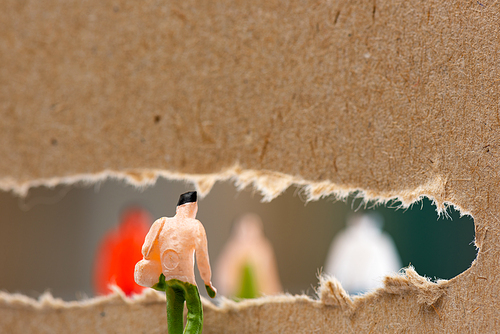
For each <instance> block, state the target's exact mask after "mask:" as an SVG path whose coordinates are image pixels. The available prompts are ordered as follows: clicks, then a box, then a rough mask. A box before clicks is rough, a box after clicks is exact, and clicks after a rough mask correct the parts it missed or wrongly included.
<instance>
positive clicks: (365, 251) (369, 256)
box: [325, 214, 401, 294]
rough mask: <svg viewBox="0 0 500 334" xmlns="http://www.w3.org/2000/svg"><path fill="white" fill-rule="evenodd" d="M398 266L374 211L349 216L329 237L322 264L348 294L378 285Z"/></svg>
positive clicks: (397, 261)
mask: <svg viewBox="0 0 500 334" xmlns="http://www.w3.org/2000/svg"><path fill="white" fill-rule="evenodd" d="M400 268H401V260H400V258H399V254H398V251H397V249H396V246H395V244H394V242H393V241H392V239H391V237H390V236H389V235H388V234H387V233H385V232H383V231H382V217H381V216H380V215H378V214H358V215H354V216H352V217H351V218H350V219H349V220H348V222H347V227H346V228H345V229H344V230H343V231H341V232H340V233H339V234H338V235H337V236H336V237H335V239H334V240H333V242H332V245H331V246H330V251H329V253H328V257H327V261H326V264H325V272H326V273H327V274H329V275H333V276H335V277H336V278H337V279H338V280H339V281H340V282H341V283H342V286H343V287H344V289H345V290H346V291H348V292H349V293H351V294H359V293H365V292H368V291H370V290H373V289H376V288H378V287H382V286H383V283H382V279H383V278H384V277H385V276H386V275H388V274H391V273H395V272H398V271H399V269H400Z"/></svg>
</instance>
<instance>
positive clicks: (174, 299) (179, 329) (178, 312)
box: [153, 274, 203, 334]
mask: <svg viewBox="0 0 500 334" xmlns="http://www.w3.org/2000/svg"><path fill="white" fill-rule="evenodd" d="M153 289H156V290H160V291H165V294H166V296H167V323H168V333H169V334H182V333H184V334H201V330H202V329H203V307H202V305H201V300H200V294H199V291H198V287H197V286H196V285H193V284H191V283H187V282H182V281H179V280H177V279H171V280H168V281H165V276H163V274H161V275H160V278H159V282H158V283H157V284H155V285H154V286H153ZM184 301H185V302H186V307H187V310H188V313H187V321H186V327H185V328H184V324H183V320H184Z"/></svg>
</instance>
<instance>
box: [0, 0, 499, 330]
mask: <svg viewBox="0 0 500 334" xmlns="http://www.w3.org/2000/svg"><path fill="white" fill-rule="evenodd" d="M0 4H1V7H2V11H0V26H1V27H2V29H0V64H1V65H0V115H1V119H2V121H1V122H0V143H1V145H0V157H1V159H0V188H2V189H4V190H13V191H16V192H18V193H20V194H23V193H25V192H26V190H27V189H28V188H29V187H30V186H33V185H38V184H46V185H54V184H59V183H73V182H78V181H82V180H84V181H89V182H92V181H95V180H97V179H99V178H103V177H108V176H113V177H119V178H125V179H127V180H129V181H130V182H133V183H136V184H143V183H148V182H153V181H154V180H155V178H157V177H158V176H160V175H163V176H166V177H169V178H183V179H188V180H192V181H194V182H196V183H197V185H198V187H199V190H200V191H201V192H203V193H206V192H208V191H209V190H210V188H211V186H212V185H213V183H214V182H215V181H216V180H221V179H228V178H233V179H235V180H236V181H237V182H239V184H240V185H242V186H243V185H247V184H253V185H254V186H255V187H256V188H257V189H259V190H260V191H262V192H263V193H264V195H265V198H266V199H267V200H271V199H272V198H274V197H275V196H277V195H279V194H280V193H281V192H282V191H283V190H284V189H286V188H287V187H288V186H290V185H291V184H298V185H301V186H303V187H304V188H305V189H306V192H307V194H308V196H309V198H310V199H312V200H314V199H318V198H320V197H321V196H323V195H327V194H331V193H334V194H336V195H337V196H339V197H343V196H346V195H347V194H348V193H349V192H350V191H353V190H361V191H362V194H363V195H364V196H365V198H366V199H367V200H378V201H382V202H383V201H386V200H388V199H391V198H398V199H399V200H401V202H402V205H403V206H406V205H409V204H411V203H412V202H413V201H415V200H417V199H418V198H419V197H421V196H428V197H430V198H431V199H433V200H434V201H435V203H436V205H437V207H438V208H439V210H444V209H445V208H446V205H455V206H456V207H457V208H459V209H460V210H461V212H462V213H464V214H471V215H472V216H473V217H474V220H475V227H476V241H475V242H476V245H477V247H478V248H479V252H478V257H477V259H476V261H475V262H474V263H473V265H472V267H471V268H470V269H468V270H467V271H466V272H464V273H463V274H461V275H459V276H458V277H456V278H454V279H452V280H450V281H448V282H441V283H430V282H428V281H426V280H425V279H423V278H421V277H419V276H418V275H417V274H416V273H414V271H412V270H409V271H407V273H406V276H404V277H399V278H393V279H388V280H387V282H386V284H387V285H386V288H385V289H383V290H382V291H378V292H376V293H374V294H371V295H368V296H366V297H364V298H361V299H355V300H351V299H350V298H348V297H346V296H345V293H343V292H342V289H341V288H340V287H338V285H337V284H336V283H335V281H324V282H323V285H322V288H321V289H320V291H322V292H321V293H320V295H321V299H320V301H313V300H310V299H308V298H306V297H292V296H284V297H279V298H265V299H259V300H257V301H252V302H248V303H245V304H241V305H234V304H231V303H227V304H225V305H224V306H222V307H221V308H214V307H213V306H211V305H210V304H206V303H205V309H206V317H205V332H206V333H236V332H237V333H255V332H262V333H264V332H265V333H280V332H296V333H299V332H303V333H312V332H331V333H334V332H339V331H340V332H353V333H354V332H359V330H364V331H366V332H413V333H420V332H478V333H485V332H492V331H494V329H495V328H498V326H500V324H499V315H500V311H499V310H498V307H497V304H498V296H499V295H500V290H499V287H500V282H499V274H500V270H499V269H498V265H499V261H498V259H499V258H500V246H499V245H500V243H499V237H500V236H499V229H498V226H499V224H500V205H499V203H500V197H499V192H498V186H499V184H500V177H499V171H500V159H499V158H500V157H499V156H500V131H499V129H500V90H499V84H500V82H499V79H498V78H500V67H499V66H498V64H499V60H500V59H499V55H500V25H499V22H500V2H497V1H494V0H488V1H486V0H482V1H471V2H458V1H427V2H425V1H377V0H375V1H351V2H346V1H319V2H317V1H304V2H293V3H290V2H286V1H264V0H250V1H240V0H236V1H226V0H223V1H218V2H211V1H198V0H188V1H176V0H174V1H168V2H166V1H145V2H130V1H120V0H118V1H107V0H105V1H97V0H88V1H85V2H82V1H74V0H70V1H58V0H47V1H43V2H40V1H30V0H24V1H19V0H1V1H0ZM326 282H330V283H326ZM325 289H326V290H325ZM47 298H48V297H47ZM144 298H145V299H147V298H150V297H144ZM151 298H152V297H151ZM148 300H149V299H148ZM0 303H1V305H2V307H0V332H32V333H48V332H67V330H66V328H68V326H70V327H71V326H72V327H71V328H72V331H73V332H79V333H85V332H88V333H94V332H96V331H103V332H111V331H112V330H111V329H110V328H113V330H116V331H119V332H120V333H127V332H131V333H132V332H133V333H136V332H137V331H138V330H139V328H144V330H145V331H146V332H148V333H149V332H151V333H156V332H165V331H164V328H163V327H161V326H164V325H165V322H164V321H162V319H161V316H162V314H164V309H163V306H162V301H161V300H159V299H158V300H157V299H155V300H154V301H151V300H150V301H147V302H146V301H144V300H135V301H130V300H124V299H123V298H122V299H120V298H118V297H116V296H113V297H110V298H109V299H102V300H98V301H89V302H81V303H76V302H75V303H73V304H71V305H67V304H61V303H58V302H54V301H53V300H51V299H50V298H48V299H46V300H42V301H41V302H35V301H33V300H28V299H26V297H20V296H12V295H6V294H1V295H0ZM40 305H41V306H40ZM103 308H105V309H106V310H105V311H101V309H103ZM108 310H109V311H108ZM101 312H104V313H105V314H106V316H101ZM146 313H147V314H150V313H151V314H154V315H155V316H152V317H149V316H147V317H146V316H145V314H146ZM108 314H109V315H112V316H107V315H108ZM49 318H50V321H49V320H45V319H49ZM146 318H147V319H148V320H145V319H146ZM149 319H152V320H151V321H153V322H155V321H156V322H157V323H148V321H150V320H149ZM118 320H120V321H118ZM117 323H120V326H122V325H121V324H125V325H123V327H120V328H119V329H118V328H116V325H113V324H117ZM132 323H134V324H135V325H133V324H132ZM103 324H107V325H103ZM101 325H102V326H104V327H99V326H101ZM222 325H224V327H221V326H222ZM94 326H96V327H94ZM105 326H108V327H105ZM109 326H113V327H109ZM134 326H136V327H134ZM141 326H142V327H141ZM148 326H150V327H148ZM61 328H64V330H62V329H61ZM148 328H149V329H148Z"/></svg>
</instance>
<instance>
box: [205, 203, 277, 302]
mask: <svg viewBox="0 0 500 334" xmlns="http://www.w3.org/2000/svg"><path fill="white" fill-rule="evenodd" d="M214 276H215V282H216V283H217V285H218V286H219V287H220V288H221V290H220V292H221V293H222V294H223V295H224V296H230V297H234V298H236V299H247V298H257V297H260V296H262V295H276V294H279V293H281V292H282V288H281V283H280V279H279V275H278V268H277V265H276V258H275V256H274V251H273V246H272V245H271V242H270V241H269V240H268V239H267V238H266V236H265V235H264V225H263V223H262V219H261V218H260V217H259V216H258V215H257V214H251V213H248V214H245V215H243V216H242V217H241V218H240V219H238V220H237V222H236V223H235V224H234V227H233V232H232V234H231V237H230V239H229V240H228V242H227V243H226V246H225V247H224V249H223V251H222V252H221V255H220V256H219V259H218V261H217V266H216V268H215V275H214Z"/></svg>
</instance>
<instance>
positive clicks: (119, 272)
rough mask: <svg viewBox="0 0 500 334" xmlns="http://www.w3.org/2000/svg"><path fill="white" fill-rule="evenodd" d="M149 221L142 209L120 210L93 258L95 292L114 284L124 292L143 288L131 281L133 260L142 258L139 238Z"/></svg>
mask: <svg viewBox="0 0 500 334" xmlns="http://www.w3.org/2000/svg"><path fill="white" fill-rule="evenodd" d="M152 221H153V219H152V217H151V215H150V214H149V212H148V211H146V210H145V209H142V208H140V207H133V208H129V209H127V210H126V211H125V212H124V213H123V214H122V216H121V219H120V224H119V225H118V226H117V227H115V228H113V229H112V230H110V231H108V232H107V233H106V234H105V235H104V237H103V238H102V239H101V243H100V245H99V248H98V249H97V253H96V257H95V262H94V290H95V292H96V294H98V295H106V294H108V293H111V292H112V291H113V290H112V289H111V288H110V286H111V285H116V286H118V287H119V288H120V289H121V290H122V291H123V292H124V293H125V294H126V295H127V296H130V295H132V294H134V293H141V292H142V290H144V287H142V286H139V285H137V283H135V282H134V277H133V274H134V267H135V264H136V263H137V261H139V260H140V259H141V258H142V256H141V247H142V242H143V241H144V237H145V236H146V234H147V233H148V230H149V227H150V226H151V222H152Z"/></svg>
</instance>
